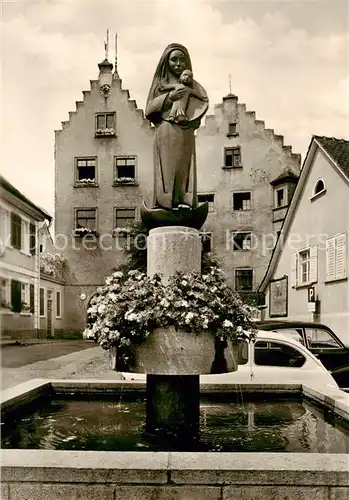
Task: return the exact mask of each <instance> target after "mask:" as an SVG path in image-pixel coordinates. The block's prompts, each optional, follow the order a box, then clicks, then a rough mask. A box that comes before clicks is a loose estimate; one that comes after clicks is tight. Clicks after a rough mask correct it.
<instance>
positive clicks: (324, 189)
mask: <svg viewBox="0 0 349 500" xmlns="http://www.w3.org/2000/svg"><path fill="white" fill-rule="evenodd" d="M320 182H321V183H322V186H323V188H322V189H321V190H320V191H316V189H317V187H318V185H319V184H320ZM325 193H326V184H325V181H324V180H323V179H322V178H319V179H317V181H316V182H315V184H314V188H313V194H312V197H311V198H310V199H311V200H313V199H315V198H317V197H319V196H321V195H322V194H325Z"/></svg>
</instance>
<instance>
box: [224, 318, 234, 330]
mask: <svg viewBox="0 0 349 500" xmlns="http://www.w3.org/2000/svg"><path fill="white" fill-rule="evenodd" d="M223 326H224V328H232V327H233V326H234V325H233V323H232V322H231V321H229V319H225V320H224V321H223Z"/></svg>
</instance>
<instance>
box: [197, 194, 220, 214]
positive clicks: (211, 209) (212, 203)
mask: <svg viewBox="0 0 349 500" xmlns="http://www.w3.org/2000/svg"><path fill="white" fill-rule="evenodd" d="M215 194H216V193H198V195H197V196H198V205H202V204H203V203H206V202H207V203H208V213H210V214H211V213H213V212H215V211H216V201H215ZM211 196H212V197H213V200H212V201H210V200H207V199H204V200H201V201H200V199H199V198H200V197H203V198H208V197H211Z"/></svg>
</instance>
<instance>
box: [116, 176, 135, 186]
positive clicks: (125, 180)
mask: <svg viewBox="0 0 349 500" xmlns="http://www.w3.org/2000/svg"><path fill="white" fill-rule="evenodd" d="M135 184H136V179H135V178H134V177H117V178H116V179H115V180H114V186H122V185H126V186H130V185H131V186H132V185H135Z"/></svg>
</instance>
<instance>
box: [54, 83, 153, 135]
mask: <svg viewBox="0 0 349 500" xmlns="http://www.w3.org/2000/svg"><path fill="white" fill-rule="evenodd" d="M98 85H99V81H98V80H90V90H83V91H82V94H83V100H82V101H75V107H76V109H75V111H69V112H68V115H69V119H68V120H64V121H62V122H61V124H62V128H61V129H58V130H55V134H59V133H60V132H62V130H65V129H66V128H67V127H68V126H69V125H70V123H71V121H72V120H73V119H74V116H76V115H77V113H78V112H79V111H80V110H81V109H82V108H83V107H84V104H85V102H86V100H87V99H88V98H89V97H90V96H91V94H92V92H93V91H94V89H95V88H96V87H98ZM112 88H113V89H116V88H117V89H119V90H120V91H121V94H122V95H123V97H124V98H125V99H126V101H127V104H128V107H129V109H130V111H134V112H136V114H137V115H138V117H139V119H140V120H141V121H142V122H143V123H142V127H146V128H152V127H151V124H150V122H149V120H147V119H146V117H145V115H144V111H143V110H142V109H140V108H138V107H137V102H136V100H135V99H131V97H130V92H129V90H128V89H123V88H122V80H121V79H120V78H119V77H118V76H116V77H115V76H114V78H113V80H112Z"/></svg>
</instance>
